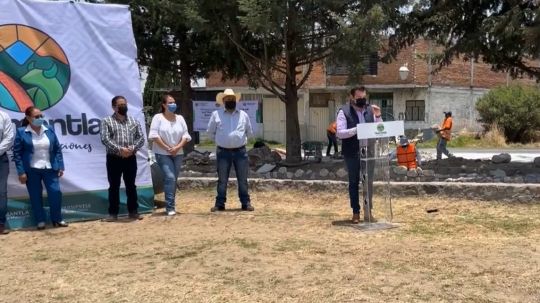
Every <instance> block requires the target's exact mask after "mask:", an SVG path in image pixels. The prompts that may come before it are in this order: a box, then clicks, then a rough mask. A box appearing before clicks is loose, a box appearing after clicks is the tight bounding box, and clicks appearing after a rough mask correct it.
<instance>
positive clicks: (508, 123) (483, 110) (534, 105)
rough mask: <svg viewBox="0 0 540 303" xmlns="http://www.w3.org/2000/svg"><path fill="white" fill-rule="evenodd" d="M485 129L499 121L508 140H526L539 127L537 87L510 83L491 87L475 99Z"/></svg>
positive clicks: (539, 101) (539, 115)
mask: <svg viewBox="0 0 540 303" xmlns="http://www.w3.org/2000/svg"><path fill="white" fill-rule="evenodd" d="M476 109H477V110H478V112H479V114H480V122H481V123H483V126H484V129H485V130H486V132H488V131H490V130H491V126H492V125H498V126H499V127H500V128H501V130H502V131H503V133H504V136H505V137H506V140H507V141H509V142H521V143H528V142H531V141H533V140H534V137H535V133H536V132H537V131H538V130H540V90H539V89H538V88H536V87H532V86H518V85H513V86H509V87H499V88H495V89H493V90H491V91H490V92H489V93H487V94H486V95H484V96H483V97H482V98H480V100H478V102H477V103H476Z"/></svg>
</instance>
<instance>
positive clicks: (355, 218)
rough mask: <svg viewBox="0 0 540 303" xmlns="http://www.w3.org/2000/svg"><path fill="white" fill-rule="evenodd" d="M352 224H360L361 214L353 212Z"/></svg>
mask: <svg viewBox="0 0 540 303" xmlns="http://www.w3.org/2000/svg"><path fill="white" fill-rule="evenodd" d="M351 221H352V224H358V223H360V214H353V215H352V220H351Z"/></svg>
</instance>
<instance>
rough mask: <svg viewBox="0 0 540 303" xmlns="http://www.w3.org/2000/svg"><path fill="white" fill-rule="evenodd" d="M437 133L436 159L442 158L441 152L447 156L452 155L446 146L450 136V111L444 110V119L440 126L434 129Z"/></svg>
mask: <svg viewBox="0 0 540 303" xmlns="http://www.w3.org/2000/svg"><path fill="white" fill-rule="evenodd" d="M436 133H437V134H438V135H439V142H438V143H437V160H441V159H442V154H445V155H446V156H447V157H448V158H451V157H453V155H452V154H451V153H450V152H449V151H448V149H447V148H446V143H447V142H448V141H450V139H451V137H452V112H444V120H443V123H442V125H441V128H440V129H438V130H436Z"/></svg>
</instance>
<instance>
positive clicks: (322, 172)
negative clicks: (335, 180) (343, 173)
mask: <svg viewBox="0 0 540 303" xmlns="http://www.w3.org/2000/svg"><path fill="white" fill-rule="evenodd" d="M329 173H330V172H329V171H328V169H326V168H323V169H321V170H320V171H319V176H321V177H323V178H325V177H327V176H328V174H329Z"/></svg>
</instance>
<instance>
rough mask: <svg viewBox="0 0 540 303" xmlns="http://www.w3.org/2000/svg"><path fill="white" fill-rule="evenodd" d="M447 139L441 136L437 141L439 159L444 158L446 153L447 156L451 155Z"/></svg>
mask: <svg viewBox="0 0 540 303" xmlns="http://www.w3.org/2000/svg"><path fill="white" fill-rule="evenodd" d="M446 143H447V141H446V139H443V138H439V142H438V143H437V160H441V159H442V154H445V155H446V156H447V157H450V152H449V151H448V149H447V148H446Z"/></svg>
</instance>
